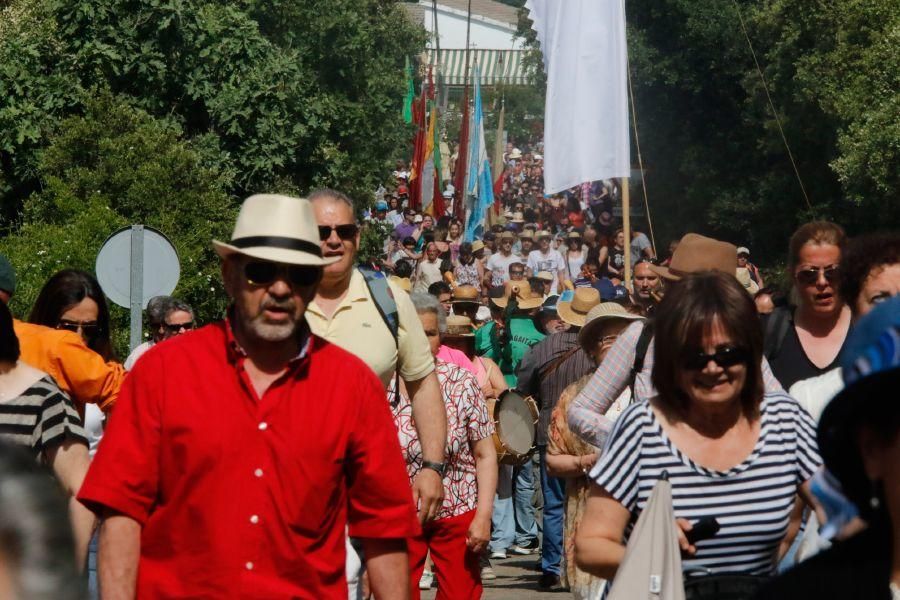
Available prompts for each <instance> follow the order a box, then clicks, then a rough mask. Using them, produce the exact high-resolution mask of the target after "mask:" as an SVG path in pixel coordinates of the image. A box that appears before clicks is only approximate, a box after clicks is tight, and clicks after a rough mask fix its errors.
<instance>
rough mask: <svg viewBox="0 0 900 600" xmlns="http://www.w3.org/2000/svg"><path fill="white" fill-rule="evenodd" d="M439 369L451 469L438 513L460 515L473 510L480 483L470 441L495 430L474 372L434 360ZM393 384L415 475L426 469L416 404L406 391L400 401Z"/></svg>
mask: <svg viewBox="0 0 900 600" xmlns="http://www.w3.org/2000/svg"><path fill="white" fill-rule="evenodd" d="M434 362H435V373H437V377H438V383H439V384H440V386H441V396H442V398H443V400H444V406H445V407H446V409H447V470H446V471H445V472H444V504H443V505H442V506H441V510H440V512H438V515H437V518H438V519H446V518H449V517H456V516H459V515H461V514H463V513H466V512H469V511H471V510H475V507H476V504H477V501H478V484H477V481H476V479H475V455H474V454H473V452H472V444H473V443H474V442H477V441H478V440H482V439H484V438H486V437H489V436H491V435H493V433H494V422H493V421H492V420H491V418H490V416H489V415H488V410H487V405H486V403H485V401H484V395H483V394H482V393H481V387H480V386H479V385H478V382H477V381H476V379H475V377H474V376H473V375H472V374H471V373H469V372H468V371H466V370H465V369H461V368H460V367H458V366H456V365H452V364H449V363H445V362H443V361H441V360H440V359H436V360H435V361H434ZM394 386H395V384H394V382H393V381H392V382H391V386H390V388H389V389H388V397H389V398H390V399H391V411H392V412H393V415H394V424H395V425H396V426H397V433H398V435H399V437H400V448H401V449H402V450H403V457H404V458H405V459H406V471H407V473H408V474H409V479H410V481H412V480H413V479H414V478H415V476H416V475H418V473H419V471H420V470H421V469H422V446H421V445H420V444H419V437H418V435H417V434H416V427H415V422H414V421H413V417H412V404H411V403H410V401H409V398H407V397H406V396H405V395H403V394H401V395H400V400H399V402H398V401H397V394H396V389H395V387H394Z"/></svg>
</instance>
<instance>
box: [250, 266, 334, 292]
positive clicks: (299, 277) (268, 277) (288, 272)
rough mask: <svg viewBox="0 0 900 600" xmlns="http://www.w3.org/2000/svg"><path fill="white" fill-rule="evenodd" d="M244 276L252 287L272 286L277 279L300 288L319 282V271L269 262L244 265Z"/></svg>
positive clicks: (313, 268) (314, 268) (306, 267)
mask: <svg viewBox="0 0 900 600" xmlns="http://www.w3.org/2000/svg"><path fill="white" fill-rule="evenodd" d="M244 275H245V276H246V277H247V282H248V283H249V284H250V285H271V284H272V283H273V282H274V281H275V280H276V279H284V280H285V281H288V282H290V283H291V285H296V286H299V287H306V286H310V285H313V284H314V283H316V282H317V281H319V269H318V268H317V267H308V266H305V265H285V264H281V263H274V262H269V261H252V262H248V263H247V264H245V265H244Z"/></svg>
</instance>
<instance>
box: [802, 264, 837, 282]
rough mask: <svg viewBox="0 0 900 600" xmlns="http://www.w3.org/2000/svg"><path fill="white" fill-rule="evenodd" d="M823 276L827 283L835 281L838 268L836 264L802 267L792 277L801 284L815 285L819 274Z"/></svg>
mask: <svg viewBox="0 0 900 600" xmlns="http://www.w3.org/2000/svg"><path fill="white" fill-rule="evenodd" d="M820 273H821V274H822V275H824V276H825V281H827V282H828V283H834V282H835V281H837V277H838V268H837V265H831V266H829V267H810V268H808V269H803V270H801V271H797V273H796V274H795V275H794V278H796V279H797V281H798V282H799V283H800V284H802V285H816V283H818V281H819V274H820Z"/></svg>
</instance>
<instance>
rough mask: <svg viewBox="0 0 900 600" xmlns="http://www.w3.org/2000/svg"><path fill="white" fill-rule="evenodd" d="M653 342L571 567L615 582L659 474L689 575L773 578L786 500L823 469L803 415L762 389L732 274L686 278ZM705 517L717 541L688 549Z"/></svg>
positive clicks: (744, 299)
mask: <svg viewBox="0 0 900 600" xmlns="http://www.w3.org/2000/svg"><path fill="white" fill-rule="evenodd" d="M654 335H655V342H656V348H657V350H656V352H655V357H654V364H653V375H652V379H653V384H654V386H655V387H656V389H657V395H656V396H655V397H653V398H652V399H651V400H650V401H649V402H641V403H636V404H632V405H631V406H630V407H628V408H627V409H626V410H625V411H624V412H623V413H622V415H621V416H620V417H619V418H618V420H617V422H616V427H615V430H614V431H613V433H612V435H611V437H610V439H609V442H608V444H607V446H606V450H605V452H604V454H603V456H602V457H601V458H600V460H599V461H598V463H597V464H596V465H595V466H594V468H593V469H592V470H591V472H590V474H589V476H590V478H591V479H592V480H593V483H594V485H593V486H592V490H591V493H590V496H589V498H588V501H587V506H586V509H585V515H584V519H583V520H582V523H581V526H580V528H579V530H578V534H577V539H576V552H577V561H578V565H579V566H580V567H581V568H582V569H584V570H585V571H587V572H590V573H593V574H595V575H599V576H601V577H604V578H607V579H612V578H613V577H615V573H616V570H617V569H618V567H619V563H620V561H621V560H622V557H623V555H624V552H625V548H624V545H623V543H622V540H623V537H627V528H628V524H629V523H631V522H633V521H634V520H635V519H636V518H637V516H638V515H639V514H640V512H641V511H642V510H643V509H644V508H645V506H646V504H647V500H648V499H649V496H650V492H651V490H652V488H653V486H654V484H655V483H656V481H657V480H658V479H660V478H661V477H662V473H663V472H667V473H668V479H669V482H670V483H671V485H672V497H673V507H674V512H675V517H676V523H677V525H678V527H677V529H678V535H679V542H680V544H681V548H682V550H683V551H684V552H685V554H686V556H687V558H686V559H685V560H684V563H683V566H684V569H685V572H686V574H688V575H691V574H703V575H738V574H739V575H748V576H753V577H766V576H770V575H773V574H774V571H775V567H776V565H777V559H778V556H779V553H780V552H783V551H784V550H786V549H787V548H786V544H785V543H784V541H785V539H786V534H787V532H788V525H789V522H790V521H791V515H792V511H793V508H794V500H795V498H796V496H797V494H798V492H799V493H800V494H801V496H802V497H803V498H804V499H805V500H806V501H807V502H808V503H809V504H810V505H811V504H812V496H811V494H810V492H809V483H808V482H809V479H810V478H811V477H812V475H813V473H814V472H815V471H816V470H817V469H818V468H819V466H820V465H821V462H822V461H821V458H820V457H819V453H818V450H817V447H816V441H815V426H814V424H813V422H812V419H811V418H810V417H809V415H808V414H806V413H805V412H804V411H803V409H801V408H800V406H799V405H798V404H797V403H796V401H794V400H793V399H792V398H791V397H790V396H788V395H787V394H785V393H784V392H782V391H778V392H769V393H766V392H765V391H764V387H763V381H762V372H761V366H760V363H761V358H762V350H763V339H762V331H761V329H760V325H759V320H758V318H757V316H756V307H755V306H754V304H753V300H752V298H751V297H750V295H749V294H747V292H746V290H745V289H744V288H743V287H742V286H741V285H740V284H739V283H738V282H737V280H736V279H735V277H734V276H733V275H731V274H725V273H719V272H715V273H713V272H703V273H699V274H696V275H689V276H687V277H685V278H684V279H683V280H681V281H680V282H678V283H677V284H675V285H673V286H672V287H671V288H670V290H669V291H668V292H667V293H666V295H665V297H664V298H663V300H662V302H661V303H660V304H659V307H658V308H657V310H656V314H655V322H654ZM705 517H714V518H715V519H716V520H717V521H718V523H719V527H720V529H719V531H718V533H717V534H716V535H715V536H714V537H713V538H712V539H708V540H704V541H699V542H697V543H695V544H691V543H689V542H688V540H687V537H686V535H685V533H686V532H688V531H690V530H691V529H692V527H693V524H694V523H696V522H697V521H698V520H700V519H701V518H705ZM613 586H615V583H613ZM720 592H722V594H723V595H724V594H725V592H726V590H725V589H724V588H723V589H720Z"/></svg>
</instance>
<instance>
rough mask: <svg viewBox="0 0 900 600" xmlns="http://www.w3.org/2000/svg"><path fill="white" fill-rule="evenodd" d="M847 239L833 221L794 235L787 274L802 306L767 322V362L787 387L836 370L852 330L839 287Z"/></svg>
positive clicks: (811, 225) (805, 227)
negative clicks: (842, 255) (841, 264)
mask: <svg viewBox="0 0 900 600" xmlns="http://www.w3.org/2000/svg"><path fill="white" fill-rule="evenodd" d="M846 239H847V237H846V235H845V234H844V230H843V229H841V227H840V226H839V225H835V224H834V223H829V222H828V221H814V222H812V223H807V224H805V225H803V226H801V227H800V228H799V229H797V231H795V232H794V235H792V236H791V241H790V244H789V258H788V271H789V273H790V276H791V281H792V282H793V290H792V291H793V296H794V297H795V299H796V302H797V307H796V309H795V310H793V311H792V310H790V309H789V308H783V309H776V310H775V311H774V312H773V313H772V314H771V315H770V316H769V317H767V318H766V320H765V332H766V333H765V335H766V338H767V339H766V358H767V359H768V360H769V364H771V366H772V372H774V373H775V377H776V378H777V379H778V381H780V382H781V385H782V386H784V389H790V387H791V386H792V385H794V384H795V383H796V382H798V381H800V380H802V379H808V378H810V377H815V376H818V375H821V374H823V373H825V372H827V371H830V370H832V369H834V368H835V367H836V366H837V360H838V355H839V354H840V351H841V348H842V347H843V345H844V340H845V339H846V338H847V332H848V331H849V329H850V309H849V308H847V306H846V304H845V303H844V301H843V300H842V299H841V296H840V295H839V286H838V279H839V274H840V269H839V263H840V262H841V254H842V253H843V251H844V245H845V243H846Z"/></svg>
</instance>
